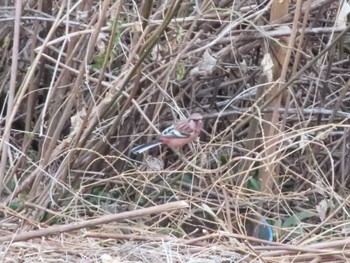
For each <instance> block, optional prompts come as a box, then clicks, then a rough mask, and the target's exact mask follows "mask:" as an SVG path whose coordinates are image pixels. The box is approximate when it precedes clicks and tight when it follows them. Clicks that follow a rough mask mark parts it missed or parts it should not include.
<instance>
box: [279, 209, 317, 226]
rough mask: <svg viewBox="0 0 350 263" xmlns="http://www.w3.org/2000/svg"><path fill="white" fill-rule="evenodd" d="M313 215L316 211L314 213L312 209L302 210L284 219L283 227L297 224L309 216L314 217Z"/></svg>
mask: <svg viewBox="0 0 350 263" xmlns="http://www.w3.org/2000/svg"><path fill="white" fill-rule="evenodd" d="M313 216H315V213H312V212H310V211H302V212H299V213H296V214H294V215H292V216H290V217H288V218H287V219H286V220H284V222H283V224H282V227H291V226H297V225H299V224H300V222H302V221H303V220H304V219H308V218H310V217H313Z"/></svg>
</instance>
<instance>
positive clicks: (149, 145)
mask: <svg viewBox="0 0 350 263" xmlns="http://www.w3.org/2000/svg"><path fill="white" fill-rule="evenodd" d="M161 144H163V143H162V142H160V141H154V142H150V143H145V144H141V145H139V146H136V147H135V148H132V149H131V152H132V153H133V154H139V153H143V152H145V151H147V150H149V149H151V148H153V147H156V146H158V145H161Z"/></svg>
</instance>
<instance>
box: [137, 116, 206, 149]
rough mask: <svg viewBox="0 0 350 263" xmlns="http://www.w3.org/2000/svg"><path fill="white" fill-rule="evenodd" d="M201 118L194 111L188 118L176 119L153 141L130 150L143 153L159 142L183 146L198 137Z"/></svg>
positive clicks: (174, 146) (159, 143)
mask: <svg viewBox="0 0 350 263" xmlns="http://www.w3.org/2000/svg"><path fill="white" fill-rule="evenodd" d="M202 120H203V117H202V115H200V114H199V113H194V114H192V115H191V116H190V117H188V119H186V120H181V121H178V122H177V123H175V124H174V125H172V126H170V127H168V128H166V129H165V130H164V131H163V132H162V133H161V134H160V135H159V137H158V138H157V139H156V140H155V141H153V142H150V143H146V144H142V145H139V146H136V147H135V148H133V149H132V150H131V152H132V153H134V154H139V153H143V152H144V151H147V150H149V149H151V148H153V147H155V146H158V145H161V144H166V145H168V146H170V147H172V148H179V147H181V146H184V145H185V144H187V143H189V142H192V141H193V140H195V139H196V138H197V137H198V135H199V134H200V132H201V130H202V126H203V123H202Z"/></svg>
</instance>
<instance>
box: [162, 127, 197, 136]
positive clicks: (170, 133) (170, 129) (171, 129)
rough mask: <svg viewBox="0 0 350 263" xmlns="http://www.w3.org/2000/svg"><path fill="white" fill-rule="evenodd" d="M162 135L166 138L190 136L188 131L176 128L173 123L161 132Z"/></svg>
mask: <svg viewBox="0 0 350 263" xmlns="http://www.w3.org/2000/svg"><path fill="white" fill-rule="evenodd" d="M161 136H162V137H167V138H188V137H190V136H191V134H190V133H187V131H185V130H180V129H176V128H175V126H174V125H172V126H170V127H168V128H166V129H165V130H164V131H163V132H162V134H161Z"/></svg>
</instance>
